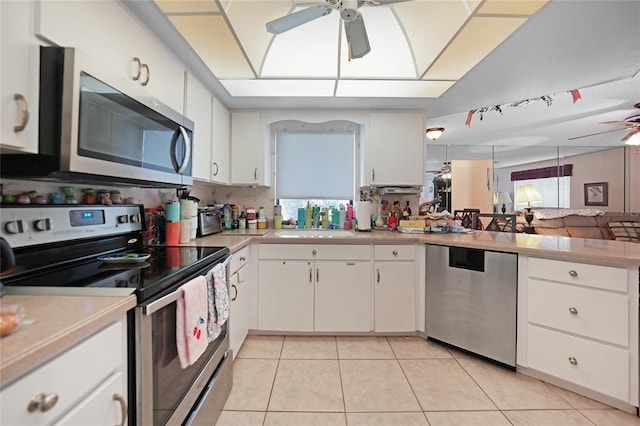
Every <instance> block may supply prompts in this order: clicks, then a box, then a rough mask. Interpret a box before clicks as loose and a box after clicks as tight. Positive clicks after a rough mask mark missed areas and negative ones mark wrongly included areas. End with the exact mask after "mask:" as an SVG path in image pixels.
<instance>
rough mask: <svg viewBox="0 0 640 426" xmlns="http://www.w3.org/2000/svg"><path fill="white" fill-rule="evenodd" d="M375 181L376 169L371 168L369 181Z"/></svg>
mask: <svg viewBox="0 0 640 426" xmlns="http://www.w3.org/2000/svg"><path fill="white" fill-rule="evenodd" d="M375 181H376V169H371V182H375Z"/></svg>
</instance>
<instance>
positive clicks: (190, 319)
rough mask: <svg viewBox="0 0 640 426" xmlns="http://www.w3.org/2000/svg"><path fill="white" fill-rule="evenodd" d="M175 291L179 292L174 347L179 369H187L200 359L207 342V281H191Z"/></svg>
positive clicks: (203, 278) (201, 279)
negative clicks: (176, 352)
mask: <svg viewBox="0 0 640 426" xmlns="http://www.w3.org/2000/svg"><path fill="white" fill-rule="evenodd" d="M177 291H179V292H181V294H180V296H179V297H178V301H177V309H176V347H177V349H178V358H179V359H180V367H182V368H187V367H188V366H190V365H191V364H193V363H194V362H196V361H197V360H198V358H200V355H202V354H203V352H204V351H205V350H206V349H207V345H208V344H209V341H208V340H207V336H206V335H205V333H206V330H207V280H206V279H205V277H203V276H199V277H197V278H194V279H192V280H191V281H189V282H187V283H186V284H184V285H183V286H182V287H180V288H179V289H178V290H177Z"/></svg>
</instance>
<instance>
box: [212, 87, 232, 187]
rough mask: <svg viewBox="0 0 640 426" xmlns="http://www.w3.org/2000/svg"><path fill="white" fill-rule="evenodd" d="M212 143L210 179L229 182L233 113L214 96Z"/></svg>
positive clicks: (223, 182) (217, 181)
mask: <svg viewBox="0 0 640 426" xmlns="http://www.w3.org/2000/svg"><path fill="white" fill-rule="evenodd" d="M212 112H213V117H212V120H213V122H212V137H213V140H212V144H211V176H210V177H209V180H210V181H211V182H215V183H222V184H228V183H229V180H230V178H231V158H230V156H229V144H230V143H231V140H230V138H231V115H230V114H229V110H228V109H227V108H226V107H225V106H224V105H223V104H222V103H221V102H220V101H219V100H218V99H216V97H215V96H214V97H213V104H212Z"/></svg>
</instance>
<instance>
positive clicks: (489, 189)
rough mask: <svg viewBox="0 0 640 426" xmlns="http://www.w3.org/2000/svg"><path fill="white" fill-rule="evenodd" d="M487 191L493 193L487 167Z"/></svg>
mask: <svg viewBox="0 0 640 426" xmlns="http://www.w3.org/2000/svg"><path fill="white" fill-rule="evenodd" d="M487 191H491V185H490V182H489V168H488V167H487Z"/></svg>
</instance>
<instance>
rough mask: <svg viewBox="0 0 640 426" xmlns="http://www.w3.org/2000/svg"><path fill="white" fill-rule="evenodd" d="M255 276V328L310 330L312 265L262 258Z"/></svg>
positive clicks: (311, 319) (311, 316)
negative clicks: (256, 317) (256, 319)
mask: <svg viewBox="0 0 640 426" xmlns="http://www.w3.org/2000/svg"><path fill="white" fill-rule="evenodd" d="M258 276H259V277H260V281H259V283H258V329H260V330H274V331H285V330H286V331H313V266H312V264H311V263H310V262H305V261H286V260H284V261H278V260H265V261H263V260H261V261H260V262H259V264H258Z"/></svg>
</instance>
